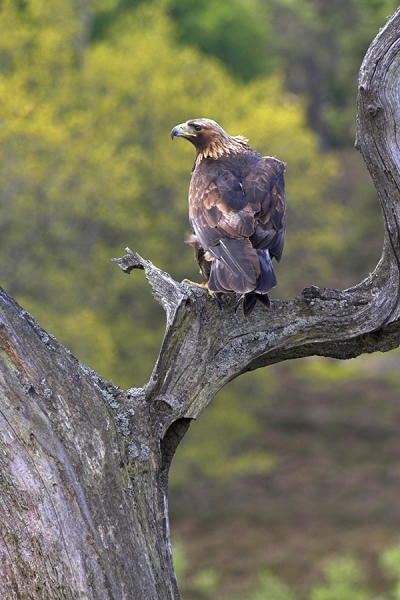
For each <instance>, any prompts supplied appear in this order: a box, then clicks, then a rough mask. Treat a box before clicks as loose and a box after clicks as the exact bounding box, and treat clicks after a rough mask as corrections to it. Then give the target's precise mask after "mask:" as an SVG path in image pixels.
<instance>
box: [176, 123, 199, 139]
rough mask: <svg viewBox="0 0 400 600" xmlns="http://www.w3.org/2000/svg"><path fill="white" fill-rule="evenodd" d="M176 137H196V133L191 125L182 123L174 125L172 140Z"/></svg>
mask: <svg viewBox="0 0 400 600" xmlns="http://www.w3.org/2000/svg"><path fill="white" fill-rule="evenodd" d="M174 137H183V138H191V137H196V133H195V131H194V130H193V127H192V126H191V125H187V124H186V123H181V124H180V125H177V126H176V127H174V128H173V130H172V131H171V140H173V139H174Z"/></svg>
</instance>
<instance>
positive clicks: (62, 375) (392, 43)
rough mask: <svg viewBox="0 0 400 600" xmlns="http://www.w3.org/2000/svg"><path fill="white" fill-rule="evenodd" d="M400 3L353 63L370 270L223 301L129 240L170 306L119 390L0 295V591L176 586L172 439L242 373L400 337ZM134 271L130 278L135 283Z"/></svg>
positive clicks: (392, 343)
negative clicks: (139, 381) (292, 294)
mask: <svg viewBox="0 0 400 600" xmlns="http://www.w3.org/2000/svg"><path fill="white" fill-rule="evenodd" d="M399 32H400V10H398V11H397V12H396V14H395V15H394V16H393V17H392V18H391V19H390V20H389V21H388V23H387V25H386V27H384V29H383V30H382V31H381V32H380V33H379V34H378V36H377V37H376V39H375V41H374V42H373V43H372V45H371V47H370V49H369V51H368V53H367V55H366V57H365V60H364V62H363V65H362V67H361V72H360V80H359V95H358V116H357V142H356V146H357V148H358V149H359V150H360V151H361V152H362V155H363V157H364V159H365V162H366V164H367V166H368V169H369V171H370V173H371V176H372V178H373V180H374V183H375V186H376V188H377V191H378V195H379V198H380V202H381V204H382V213H383V219H384V223H385V230H386V233H385V240H384V247H383V254H382V258H381V260H380V261H379V264H378V265H377V267H376V269H375V271H374V272H373V273H372V274H371V275H369V276H368V277H367V279H365V280H364V281H362V282H361V283H359V284H358V285H356V286H355V287H354V288H351V289H348V290H345V291H339V290H334V289H325V290H324V291H320V290H319V289H318V288H317V287H311V288H308V289H306V290H304V292H303V296H302V297H297V298H294V299H293V300H290V301H287V302H286V301H285V302H284V301H279V300H275V301H273V302H272V309H271V311H270V312H269V313H267V312H266V311H265V310H264V309H263V308H262V307H261V308H256V309H255V311H254V313H253V315H252V316H251V318H249V319H244V317H243V316H242V315H241V314H236V313H235V311H234V306H235V302H236V299H235V298H233V297H230V296H226V297H225V298H224V299H223V301H222V304H223V306H222V311H221V310H220V308H219V307H218V305H217V303H216V302H213V301H212V300H210V298H209V297H208V295H207V293H206V292H204V291H202V290H200V289H197V288H194V287H193V286H188V285H186V284H183V283H177V282H176V281H174V280H173V279H172V278H171V277H170V276H169V275H168V274H167V273H164V272H162V271H160V270H159V269H157V268H156V267H155V266H154V265H152V264H151V263H150V262H149V261H147V260H144V259H142V258H141V257H140V256H138V255H137V254H135V253H131V252H128V254H127V255H126V256H125V257H123V258H122V259H117V260H116V262H118V264H119V266H120V267H121V268H122V269H123V270H125V271H126V272H130V271H131V270H132V269H134V268H140V269H144V270H145V272H146V276H147V279H148V281H149V283H150V285H151V286H152V289H153V294H154V296H155V297H156V299H157V300H158V301H159V302H160V303H161V304H162V306H163V307H164V309H165V311H166V316H167V326H166V333H165V338H164V341H163V344H162V348H161V350H160V355H159V358H158V361H157V364H156V366H155V368H154V371H153V374H152V376H151V379H150V381H149V383H148V384H147V386H146V387H145V388H143V389H142V388H140V389H131V390H128V391H126V392H125V391H123V390H122V389H120V388H117V387H115V386H113V385H111V384H109V383H106V382H104V381H102V380H101V379H100V377H99V376H98V375H97V374H96V373H94V372H93V371H91V370H90V369H88V368H86V367H84V366H83V365H81V364H80V363H79V362H78V361H77V360H76V359H75V358H74V357H73V356H72V355H71V354H70V353H69V352H68V351H67V350H65V349H64V348H63V347H62V346H61V345H60V344H59V343H58V342H57V341H56V340H55V339H54V338H53V337H52V336H50V335H48V334H47V333H46V332H45V331H43V329H42V328H41V327H40V326H39V324H38V323H37V322H36V321H35V320H34V319H33V318H32V317H31V316H30V315H29V314H28V313H26V312H25V311H24V310H23V309H22V308H20V307H19V306H18V305H17V303H16V302H15V301H14V300H12V299H11V298H10V297H9V296H8V295H7V294H6V293H5V292H4V291H1V294H0V302H1V304H0V311H1V312H0V528H1V535H0V552H1V560H0V597H1V598H4V599H7V600H11V599H14V598H15V599H23V600H27V599H29V598H32V599H35V600H37V599H41V598H43V599H44V598H46V599H54V600H61V599H70V600H76V599H77V598H83V599H92V598H93V599H96V600H100V599H104V600H105V599H108V600H109V599H113V600H123V599H126V600H128V599H129V600H169V599H174V600H176V599H177V598H179V593H178V588H177V584H176V580H175V575H174V569H173V564H172V559H171V547H170V540H169V527H168V503H167V482H168V470H169V466H170V463H171V460H172V457H173V455H174V452H175V449H176V447H177V445H178V444H179V442H180V440H181V439H182V437H183V435H184V434H185V432H186V430H187V429H188V427H189V424H190V422H191V420H192V419H196V418H197V417H198V416H199V415H200V413H201V412H202V410H203V409H204V408H205V406H206V405H207V404H208V403H209V402H210V400H211V399H212V398H213V397H214V395H215V394H216V393H217V392H218V391H219V390H220V389H221V388H222V386H224V385H225V384H226V383H227V382H228V381H230V380H232V379H234V378H235V377H237V376H238V375H240V374H242V373H244V372H246V371H251V370H254V369H258V368H259V367H265V366H267V365H270V364H272V363H276V362H279V361H283V360H286V359H289V358H291V359H293V358H299V357H304V356H311V355H320V356H330V357H335V358H340V359H346V358H352V357H355V356H358V355H359V354H362V353H366V352H376V351H381V352H386V351H388V350H391V349H393V348H396V347H398V346H399V344H400V319H399V316H400V305H399V303H400V293H399V287H400V204H399V201H400V191H399V190H400V148H399V143H400V133H399V131H400V35H399ZM133 284H134V282H133Z"/></svg>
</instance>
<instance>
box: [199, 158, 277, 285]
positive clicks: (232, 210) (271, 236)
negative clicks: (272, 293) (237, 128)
mask: <svg viewBox="0 0 400 600" xmlns="http://www.w3.org/2000/svg"><path fill="white" fill-rule="evenodd" d="M283 172H284V163H281V162H280V161H278V160H276V159H273V158H269V157H265V158H261V157H260V156H259V155H258V154H257V153H255V152H252V153H246V154H243V155H239V156H237V155H236V156H234V157H230V158H228V159H226V160H218V161H216V160H213V159H203V160H202V161H201V163H200V165H198V166H197V167H196V168H195V170H194V172H193V176H192V181H191V185H190V190H189V217H190V223H191V226H192V230H193V233H194V234H195V236H196V239H197V240H198V243H199V244H200V245H201V247H202V248H203V249H204V250H205V251H208V252H209V254H210V255H211V256H212V258H213V259H214V260H213V261H212V268H211V274H210V279H209V288H210V289H211V290H213V291H231V292H240V293H242V294H244V293H248V292H251V291H256V292H258V293H261V294H264V293H267V292H268V291H269V290H270V289H271V288H272V287H274V285H276V279H275V274H274V272H273V268H272V263H271V258H270V254H269V252H271V254H272V255H273V256H275V257H276V258H277V259H278V260H279V258H280V256H281V254H282V249H283V241H284V234H285V193H284V183H283Z"/></svg>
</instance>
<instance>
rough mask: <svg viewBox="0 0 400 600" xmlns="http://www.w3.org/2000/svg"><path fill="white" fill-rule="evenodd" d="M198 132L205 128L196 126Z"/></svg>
mask: <svg viewBox="0 0 400 600" xmlns="http://www.w3.org/2000/svg"><path fill="white" fill-rule="evenodd" d="M194 128H195V130H196V131H201V130H202V129H203V128H202V126H201V125H194Z"/></svg>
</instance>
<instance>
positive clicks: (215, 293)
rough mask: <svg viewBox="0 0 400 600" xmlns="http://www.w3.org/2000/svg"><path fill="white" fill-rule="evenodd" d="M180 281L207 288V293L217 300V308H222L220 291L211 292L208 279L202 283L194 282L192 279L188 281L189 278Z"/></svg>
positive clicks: (203, 288)
mask: <svg viewBox="0 0 400 600" xmlns="http://www.w3.org/2000/svg"><path fill="white" fill-rule="evenodd" d="M182 283H187V284H188V285H195V286H196V287H199V288H201V289H202V290H207V292H208V293H209V295H210V296H211V298H213V299H214V298H215V300H216V301H217V304H218V306H219V308H220V309H221V310H222V304H221V296H222V293H221V292H213V291H211V290H210V289H209V287H208V281H203V283H195V282H194V281H190V279H184V280H183V281H182Z"/></svg>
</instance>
